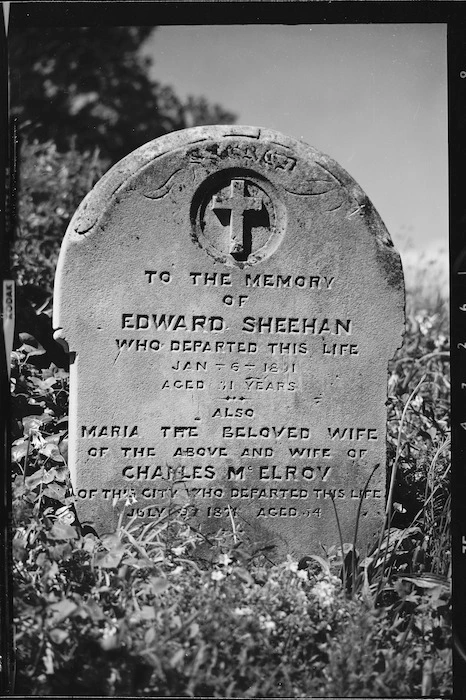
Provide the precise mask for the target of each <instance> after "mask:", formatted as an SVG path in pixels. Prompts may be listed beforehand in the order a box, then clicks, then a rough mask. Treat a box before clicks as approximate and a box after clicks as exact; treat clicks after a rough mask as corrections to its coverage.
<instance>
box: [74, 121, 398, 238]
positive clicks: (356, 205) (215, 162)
mask: <svg viewBox="0 0 466 700" xmlns="http://www.w3.org/2000/svg"><path fill="white" fill-rule="evenodd" d="M171 154H177V155H178V156H180V157H181V158H182V160H184V161H185V163H184V165H186V166H189V165H191V166H196V167H197V168H202V169H204V170H205V171H206V174H208V173H209V172H218V171H219V170H222V169H231V168H234V167H241V166H242V167H243V168H244V167H247V166H250V167H251V168H252V169H254V170H259V171H263V172H264V174H266V176H267V178H270V179H271V180H272V181H273V180H277V178H279V179H281V181H283V185H284V186H285V189H286V190H287V191H288V192H289V193H291V194H296V195H304V196H306V195H307V196H313V197H316V198H319V197H320V198H323V199H325V200H326V202H327V203H328V206H327V208H328V210H329V211H332V210H338V209H339V208H340V207H341V206H342V205H343V204H344V203H346V204H347V205H348V204H350V206H352V211H351V212H349V215H351V216H355V215H356V214H357V215H358V216H362V217H364V219H365V221H366V225H368V227H369V228H370V229H371V231H372V233H373V234H374V235H375V236H376V237H377V238H378V239H379V240H380V242H381V243H384V244H386V245H388V246H391V245H392V241H391V238H390V235H389V233H388V231H387V229H386V228H385V226H384V224H383V222H382V220H381V219H380V216H379V215H378V213H377V212H376V210H375V209H374V207H373V206H372V204H371V202H370V200H369V199H368V197H367V196H366V194H365V193H364V191H363V190H362V189H361V187H360V186H359V185H358V184H357V183H356V182H355V180H354V179H353V178H352V177H351V176H350V175H349V174H348V173H347V172H346V171H345V170H344V169H343V168H342V167H341V166H340V165H339V164H338V163H337V162H336V161H334V160H333V159H332V158H330V157H329V156H327V155H325V154H324V153H321V152H320V151H318V150H316V149H315V148H313V147H312V146H309V145H308V144H306V143H305V142H303V141H299V140H297V139H294V138H291V137H289V136H285V135H284V134H281V133H280V132H278V131H273V130H271V129H266V128H261V127H253V126H239V125H219V126H200V127H193V128H190V129H183V130H181V131H175V132H172V133H170V134H167V135H165V136H161V137H159V138H157V139H154V140H153V141H150V142H148V143H146V144H144V145H143V146H141V147H140V148H138V149H136V150H135V151H133V152H132V153H130V154H129V155H128V156H126V157H125V158H123V159H122V160H120V161H119V162H118V163H116V164H115V165H114V166H113V167H112V168H111V169H110V170H109V171H108V172H107V173H106V174H105V175H104V176H103V177H102V178H101V180H100V181H99V182H98V183H97V184H96V185H95V187H94V188H93V189H92V190H91V191H90V192H89V194H88V195H87V196H86V197H85V199H84V200H83V202H82V203H81V205H80V206H79V208H78V209H77V211H76V213H75V215H74V217H73V218H72V220H71V222H70V226H69V228H68V233H69V234H70V235H71V236H73V237H74V235H75V234H78V236H81V235H86V234H89V233H91V232H93V233H94V232H96V231H97V230H98V228H99V226H98V225H99V223H101V221H102V220H103V219H104V217H105V211H106V209H107V208H108V207H110V206H111V204H112V203H113V202H114V201H115V199H116V198H117V197H118V196H119V195H121V193H122V192H123V191H124V190H125V189H127V188H129V187H130V186H131V181H132V180H133V179H134V178H136V177H137V176H138V175H140V174H141V173H142V172H143V171H144V169H145V168H147V167H148V166H150V164H152V163H154V162H155V161H157V160H158V159H160V158H162V157H164V156H169V155H171ZM240 162H241V166H240V165H239V163H240ZM182 165H183V163H180V164H179V165H178V167H179V168H180V167H182ZM170 175H171V173H170ZM168 179H169V178H168ZM285 183H286V184H285ZM157 185H158V187H157ZM169 187H170V182H168V181H165V182H163V181H161V182H160V183H155V187H153V192H152V193H151V192H147V193H146V196H148V197H150V196H151V195H152V196H153V198H154V199H155V198H158V197H161V196H164V194H165V191H166V190H167V189H168V188H169Z"/></svg>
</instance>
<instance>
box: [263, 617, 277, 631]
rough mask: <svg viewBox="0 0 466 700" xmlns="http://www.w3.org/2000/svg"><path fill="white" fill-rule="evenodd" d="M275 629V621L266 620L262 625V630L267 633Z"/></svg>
mask: <svg viewBox="0 0 466 700" xmlns="http://www.w3.org/2000/svg"><path fill="white" fill-rule="evenodd" d="M275 627H276V624H275V622H274V621H273V620H264V622H263V623H262V628H263V629H265V630H267V632H271V631H272V630H274V629H275Z"/></svg>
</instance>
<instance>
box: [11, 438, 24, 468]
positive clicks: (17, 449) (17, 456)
mask: <svg viewBox="0 0 466 700" xmlns="http://www.w3.org/2000/svg"><path fill="white" fill-rule="evenodd" d="M27 451H28V441H27V439H25V438H20V439H19V440H15V442H14V444H13V447H12V450H11V457H12V459H13V462H19V461H20V460H21V459H23V457H25V456H26V454H27Z"/></svg>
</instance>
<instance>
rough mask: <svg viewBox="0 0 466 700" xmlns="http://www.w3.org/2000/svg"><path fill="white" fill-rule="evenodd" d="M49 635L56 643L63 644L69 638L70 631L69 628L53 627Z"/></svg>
mask: <svg viewBox="0 0 466 700" xmlns="http://www.w3.org/2000/svg"><path fill="white" fill-rule="evenodd" d="M49 636H50V639H51V640H52V642H54V643H55V644H62V643H63V642H64V641H65V639H68V636H69V632H68V631H67V630H60V629H53V630H50V632H49Z"/></svg>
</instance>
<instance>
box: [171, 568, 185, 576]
mask: <svg viewBox="0 0 466 700" xmlns="http://www.w3.org/2000/svg"><path fill="white" fill-rule="evenodd" d="M171 573H172V576H178V575H179V574H181V573H183V567H182V566H176V567H175V568H174V569H173V571H172V572H171Z"/></svg>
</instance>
